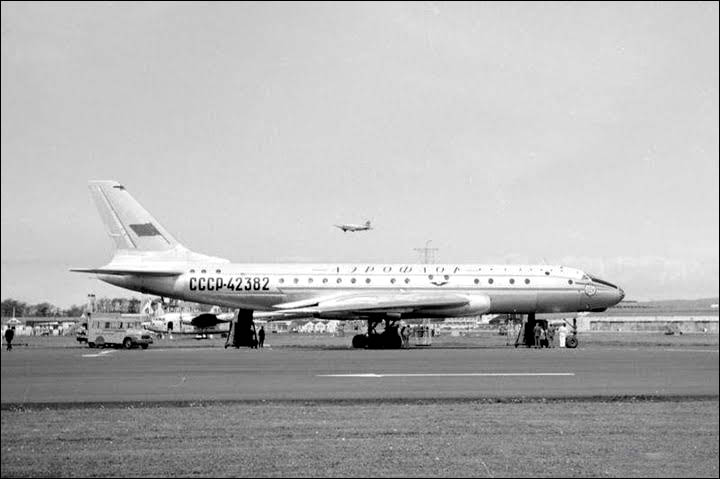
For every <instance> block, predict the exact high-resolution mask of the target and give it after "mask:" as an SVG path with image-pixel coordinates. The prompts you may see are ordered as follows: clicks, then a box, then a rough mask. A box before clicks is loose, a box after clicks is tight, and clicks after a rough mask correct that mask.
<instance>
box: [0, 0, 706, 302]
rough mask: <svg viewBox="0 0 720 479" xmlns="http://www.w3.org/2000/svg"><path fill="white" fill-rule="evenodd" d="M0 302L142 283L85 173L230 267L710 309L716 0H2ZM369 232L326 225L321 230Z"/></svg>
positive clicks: (80, 297) (78, 297)
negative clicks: (425, 252) (466, 279)
mask: <svg viewBox="0 0 720 479" xmlns="http://www.w3.org/2000/svg"><path fill="white" fill-rule="evenodd" d="M1 8H2V20H1V22H2V102H1V105H2V125H1V126H2V128H1V129H2V142H1V148H2V151H1V154H2V157H1V162H0V166H1V170H2V171H1V178H0V180H1V181H2V189H1V192H2V241H1V243H0V245H1V253H2V270H1V275H0V281H1V290H2V291H1V293H0V296H2V298H3V299H6V298H9V297H12V298H15V299H20V300H23V301H28V302H33V303H34V302H41V301H49V302H52V303H54V304H56V305H59V306H63V307H66V306H69V305H70V304H81V303H83V302H84V301H85V299H86V295H87V294H88V293H91V292H92V293H95V294H96V295H98V296H118V297H132V296H136V294H135V293H133V292H130V291H126V290H123V289H120V288H117V287H114V286H110V285H106V284H104V283H101V282H100V281H98V280H97V279H95V278H94V277H92V276H88V275H82V274H78V273H71V272H69V271H68V269H69V268H71V267H98V266H101V265H104V264H106V263H107V262H108V261H109V260H110V258H111V256H112V253H113V250H112V242H111V240H110V239H109V238H108V237H107V235H106V233H105V230H104V227H103V224H102V222H101V220H100V217H99V216H98V214H97V212H96V210H95V208H94V205H93V203H92V201H91V198H90V195H89V191H88V189H87V181H88V180H93V179H113V180H118V181H120V182H121V183H123V184H124V185H125V187H126V188H127V189H128V191H129V192H130V193H131V194H133V196H135V198H136V199H138V201H140V203H142V204H143V205H144V206H145V207H146V208H147V209H148V210H149V211H150V212H151V213H152V214H153V215H154V216H155V217H156V218H157V219H158V220H159V221H160V223H161V224H162V225H163V226H164V227H165V228H166V229H167V230H169V231H170V232H171V233H172V234H173V235H174V236H175V237H176V238H177V239H178V240H179V241H181V242H182V243H183V244H184V245H186V246H187V247H189V248H191V249H193V250H195V251H198V252H202V253H206V254H211V255H214V256H220V257H225V258H229V259H231V260H232V261H234V262H242V263H254V262H258V263H260V262H327V263H334V262H360V263H365V262H377V263H385V262H387V263H413V262H419V261H420V256H419V255H418V253H417V252H416V251H415V250H414V248H422V247H424V246H425V245H426V244H428V241H431V242H430V243H429V245H430V246H431V247H435V248H438V251H437V253H436V255H437V261H438V262H442V263H458V264H462V263H500V264H506V263H507V264H513V263H522V264H527V263H532V264H535V263H547V264H563V265H566V266H572V267H577V268H581V269H584V270H588V271H590V272H592V273H595V274H597V275H599V276H600V277H603V278H604V279H606V280H609V281H612V282H614V283H617V284H619V285H621V286H622V287H623V288H624V289H625V291H626V293H627V295H628V298H629V299H638V300H644V299H674V298H701V297H709V296H717V295H718V287H719V284H718V276H719V268H718V262H719V260H718V258H719V254H718V248H719V247H718V243H719V238H718V236H719V235H718V213H719V211H718V209H719V208H718V203H719V199H718V198H719V192H718V177H719V172H718V163H719V160H718V158H719V156H718V153H719V152H718V131H719V125H718V115H719V112H718V84H719V78H718V56H719V55H718V44H719V39H718V4H717V3H716V2H712V3H711V2H707V3H691V2H682V3H671V2H662V3H644V2H643V3H626V2H619V3H577V4H576V3H574V2H573V3H535V2H533V3H504V2H503V3H484V2H483V3H465V2H462V3H435V2H419V3H385V2H381V3H348V4H335V3H300V2H291V3H269V2H260V3H252V2H250V3H208V4H205V3H203V4H196V3H189V2H182V3H171V2H170V3H165V2H163V3H130V2H120V3H112V2H108V3H88V2H81V3H63V2H52V3H40V2H33V3H17V2H3V3H2V6H1ZM365 219H370V220H372V222H373V224H374V226H375V229H374V230H372V231H370V232H363V233H342V232H341V231H340V230H338V229H336V228H333V227H332V225H333V224H335V223H361V222H363V221H364V220H365Z"/></svg>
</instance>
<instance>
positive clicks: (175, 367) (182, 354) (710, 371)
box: [2, 347, 718, 408]
mask: <svg viewBox="0 0 720 479" xmlns="http://www.w3.org/2000/svg"><path fill="white" fill-rule="evenodd" d="M628 396H650V397H657V398H663V397H667V398H672V397H677V398H692V397H705V398H707V397H715V398H717V396H718V351H717V349H713V348H704V349H702V348H697V349H694V348H685V349H672V348H664V349H663V348H638V349H629V348H606V349H582V348H579V349H575V350H569V349H564V350H563V349H550V350H547V349H545V350H535V349H512V348H508V349H501V348H499V349H411V350H388V351H386V350H381V351H377V350H376V351H370V350H353V349H348V350H342V349H333V350H323V349H318V350H308V349H303V350H298V349H274V350H273V349H265V350H248V349H240V350H234V349H227V350H225V349H221V348H191V349H179V348H168V349H163V348H152V347H151V348H150V349H148V350H146V351H142V350H130V351H126V350H110V349H106V350H101V351H100V350H92V349H85V348H72V349H36V350H32V349H25V350H22V349H16V350H14V351H12V352H10V353H7V352H5V351H3V354H2V405H3V408H7V407H14V406H16V405H20V404H28V405H29V404H47V405H53V404H54V405H58V406H62V405H65V406H70V407H72V406H73V405H80V404H88V403H107V404H112V403H118V404H125V403H187V402H193V401H203V402H214V401H222V402H225V401H230V402H232V401H367V400H428V401H437V400H512V399H523V398H525V399H533V398H534V399H543V398H545V399H549V400H561V399H562V400H565V399H567V400H575V399H576V400H582V399H583V398H585V399H593V400H595V399H598V398H617V397H628Z"/></svg>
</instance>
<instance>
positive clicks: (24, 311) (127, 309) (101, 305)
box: [0, 298, 141, 318]
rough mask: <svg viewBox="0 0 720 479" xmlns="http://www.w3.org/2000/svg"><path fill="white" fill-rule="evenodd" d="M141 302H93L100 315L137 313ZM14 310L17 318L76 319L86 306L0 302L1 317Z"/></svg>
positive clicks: (106, 300)
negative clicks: (55, 317) (63, 306)
mask: <svg viewBox="0 0 720 479" xmlns="http://www.w3.org/2000/svg"><path fill="white" fill-rule="evenodd" d="M140 306H141V300H140V299H139V298H98V299H96V300H95V311H96V312H100V313H139V312H140ZM13 309H14V310H15V316H16V317H18V318H23V317H31V316H40V317H54V316H64V317H72V318H77V317H79V316H81V315H82V314H83V313H84V312H85V310H86V309H87V305H84V304H83V305H77V304H73V305H72V306H70V307H69V308H67V309H63V308H60V307H58V306H55V305H54V304H51V303H48V302H42V303H38V304H28V303H25V302H24V301H18V300H16V299H13V298H7V299H4V300H3V301H2V310H1V311H0V312H1V313H2V316H3V317H11V316H12V315H13Z"/></svg>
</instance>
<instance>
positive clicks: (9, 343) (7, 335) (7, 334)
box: [5, 326, 15, 351]
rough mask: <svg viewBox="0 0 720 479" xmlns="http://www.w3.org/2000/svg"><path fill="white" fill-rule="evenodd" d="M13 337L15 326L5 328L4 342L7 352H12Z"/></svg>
mask: <svg viewBox="0 0 720 479" xmlns="http://www.w3.org/2000/svg"><path fill="white" fill-rule="evenodd" d="M14 337H15V326H12V327H10V328H7V329H6V330H5V342H6V343H7V350H8V351H12V340H13V338H14Z"/></svg>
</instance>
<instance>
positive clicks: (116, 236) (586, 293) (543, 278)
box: [71, 181, 625, 348]
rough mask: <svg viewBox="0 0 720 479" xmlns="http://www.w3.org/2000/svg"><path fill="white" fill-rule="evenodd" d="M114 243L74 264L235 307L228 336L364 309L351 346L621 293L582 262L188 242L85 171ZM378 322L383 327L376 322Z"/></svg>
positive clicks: (579, 306) (611, 301)
mask: <svg viewBox="0 0 720 479" xmlns="http://www.w3.org/2000/svg"><path fill="white" fill-rule="evenodd" d="M89 187H90V192H91V195H92V197H93V199H94V200H95V203H96V206H97V208H98V211H99V213H100V216H101V218H102V220H103V222H104V223H105V227H106V229H107V232H108V234H109V235H110V237H111V238H112V240H113V242H114V245H115V254H114V256H113V258H112V260H111V261H110V262H109V263H108V264H106V265H105V266H102V267H99V268H79V269H72V270H71V271H77V272H82V273H91V274H95V275H97V277H98V278H99V279H100V280H102V281H105V282H107V283H110V284H113V285H116V286H119V287H122V288H126V289H130V290H133V291H139V292H141V293H143V294H153V295H157V296H163V297H168V298H175V299H180V300H186V301H193V302H198V303H204V304H212V305H219V306H225V307H231V308H233V309H237V319H236V320H235V322H234V327H235V328H236V330H235V333H234V334H235V338H236V339H235V342H234V345H236V346H237V345H248V344H251V341H252V331H253V328H254V323H253V318H258V319H259V318H262V319H265V320H270V321H272V320H278V319H292V318H302V317H314V318H320V319H340V320H350V319H363V320H366V321H367V324H368V329H367V331H368V332H367V334H364V335H356V336H355V337H353V340H352V344H353V346H354V347H357V348H399V347H400V345H401V340H400V338H399V335H398V334H397V325H398V324H399V322H400V321H401V320H405V319H412V318H431V317H432V318H448V317H460V316H477V315H482V314H503V313H516V314H526V315H527V317H528V323H530V327H532V325H533V323H535V315H536V314H537V313H559V312H581V311H604V310H605V309H607V308H608V307H610V306H613V305H615V304H617V303H619V302H620V301H621V300H622V299H623V297H624V296H625V293H624V292H623V290H622V289H621V288H619V287H618V286H616V285H614V284H612V283H610V282H608V281H605V280H602V279H600V278H598V277H596V276H592V275H590V274H588V273H586V272H584V271H581V270H579V269H575V268H569V267H564V266H551V265H545V264H541V265H489V264H384V263H383V264H335V263H324V264H297V263H295V264H253V263H232V262H230V261H229V260H227V259H224V258H218V257H215V256H208V255H205V254H200V253H196V252H193V251H191V250H189V249H188V248H186V247H185V246H183V245H182V244H180V242H178V241H177V239H175V237H173V236H172V235H171V234H170V233H169V232H168V231H167V230H166V229H165V228H163V226H162V225H161V224H160V223H159V222H158V221H157V220H156V219H155V218H154V217H153V216H152V215H151V214H150V213H149V212H148V211H147V210H145V208H143V207H142V206H141V205H140V203H138V202H137V201H136V200H135V198H133V196H132V195H131V194H130V193H129V192H128V191H127V190H126V189H125V187H124V186H123V185H121V184H120V183H118V182H117V181H91V182H90V183H89ZM381 323H384V326H385V327H384V331H383V332H382V333H379V332H377V331H376V327H377V326H378V325H380V324H381Z"/></svg>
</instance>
